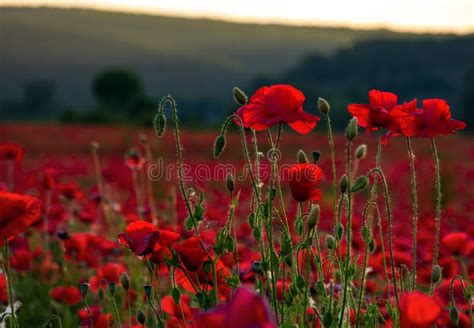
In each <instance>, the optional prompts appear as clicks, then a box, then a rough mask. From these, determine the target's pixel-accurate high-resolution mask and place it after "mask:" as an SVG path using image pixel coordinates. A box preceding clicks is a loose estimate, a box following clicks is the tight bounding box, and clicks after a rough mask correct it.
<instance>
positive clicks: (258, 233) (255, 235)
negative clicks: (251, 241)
mask: <svg viewBox="0 0 474 328" xmlns="http://www.w3.org/2000/svg"><path fill="white" fill-rule="evenodd" d="M253 238H255V240H256V241H260V240H261V239H262V232H261V231H260V228H258V227H255V229H253Z"/></svg>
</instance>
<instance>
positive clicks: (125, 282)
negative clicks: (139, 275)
mask: <svg viewBox="0 0 474 328" xmlns="http://www.w3.org/2000/svg"><path fill="white" fill-rule="evenodd" d="M120 281H121V282H122V286H123V289H125V290H128V289H129V288H130V279H129V278H128V275H127V273H126V272H123V273H122V276H121V277H120Z"/></svg>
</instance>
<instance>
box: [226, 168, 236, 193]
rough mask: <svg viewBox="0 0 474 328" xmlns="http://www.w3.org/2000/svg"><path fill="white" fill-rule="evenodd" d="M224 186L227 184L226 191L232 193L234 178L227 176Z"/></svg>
mask: <svg viewBox="0 0 474 328" xmlns="http://www.w3.org/2000/svg"><path fill="white" fill-rule="evenodd" d="M226 184H227V189H228V190H229V191H230V192H233V191H234V188H235V186H234V177H233V176H232V174H230V173H229V174H227V178H226Z"/></svg>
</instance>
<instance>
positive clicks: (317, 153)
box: [311, 150, 321, 164]
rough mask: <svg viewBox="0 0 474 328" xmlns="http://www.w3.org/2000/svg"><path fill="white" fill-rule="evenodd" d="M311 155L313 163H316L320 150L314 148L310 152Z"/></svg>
mask: <svg viewBox="0 0 474 328" xmlns="http://www.w3.org/2000/svg"><path fill="white" fill-rule="evenodd" d="M311 155H312V156H313V162H314V164H316V163H317V162H318V161H319V159H320V158H321V152H320V151H317V150H316V151H313V152H312V153H311Z"/></svg>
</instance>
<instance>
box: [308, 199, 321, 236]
mask: <svg viewBox="0 0 474 328" xmlns="http://www.w3.org/2000/svg"><path fill="white" fill-rule="evenodd" d="M320 214H321V208H320V207H319V205H315V206H313V207H312V208H311V211H309V215H308V230H310V231H311V230H313V229H314V227H316V226H317V225H318V222H319V217H320Z"/></svg>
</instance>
